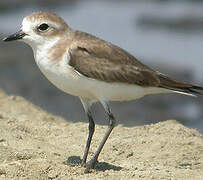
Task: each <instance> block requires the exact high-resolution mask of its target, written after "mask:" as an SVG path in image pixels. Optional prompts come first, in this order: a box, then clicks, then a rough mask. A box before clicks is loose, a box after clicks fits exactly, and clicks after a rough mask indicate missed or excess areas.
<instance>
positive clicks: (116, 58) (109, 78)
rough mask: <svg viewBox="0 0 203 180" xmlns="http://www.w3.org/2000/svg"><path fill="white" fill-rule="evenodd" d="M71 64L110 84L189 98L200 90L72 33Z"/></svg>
mask: <svg viewBox="0 0 203 180" xmlns="http://www.w3.org/2000/svg"><path fill="white" fill-rule="evenodd" d="M74 33H75V34H74V39H75V42H74V43H73V44H72V45H71V48H70V55H71V59H70V62H69V63H70V65H71V66H72V67H73V68H74V69H75V70H76V71H78V72H79V73H81V74H83V75H84V76H86V77H89V78H93V79H97V80H100V81H105V82H111V83H127V84H136V85H140V86H144V87H160V88H165V89H170V90H173V91H177V92H183V93H187V94H191V95H195V94H200V92H198V91H197V90H203V88H202V87H199V86H195V85H192V84H189V83H183V82H180V81H177V80H174V79H171V78H169V77H167V76H165V75H163V74H161V73H159V72H158V71H154V70H152V69H150V68H149V67H148V66H146V65H144V64H142V63H141V62H139V61H138V60H137V59H136V58H135V57H134V56H132V55H131V54H129V53H128V52H126V51H124V50H123V49H121V48H119V47H117V46H115V45H112V44H110V43H108V42H106V41H103V40H100V39H98V38H96V37H94V36H92V35H89V34H87V33H83V32H80V31H75V32H74Z"/></svg>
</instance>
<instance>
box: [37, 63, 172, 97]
mask: <svg viewBox="0 0 203 180" xmlns="http://www.w3.org/2000/svg"><path fill="white" fill-rule="evenodd" d="M37 64H38V66H39V68H40V70H41V71H42V73H43V74H44V75H45V76H46V77H47V78H48V79H49V81H51V82H52V83H53V84H54V85H55V86H56V87H58V88H59V89H60V90H62V91H64V92H66V93H68V94H71V95H73V96H79V97H82V98H88V99H90V100H96V101H97V100H99V101H130V100H134V99H138V98H141V97H143V96H145V95H148V94H156V93H169V92H172V91H170V90H166V89H162V88H154V87H151V88H149V87H147V88H145V87H141V86H137V85H129V84H124V83H107V82H102V81H99V80H94V79H91V78H87V77H85V76H83V75H81V74H79V73H78V72H76V71H75V70H73V68H72V67H70V66H69V65H68V64H65V63H61V64H60V65H58V66H56V65H55V64H51V63H49V61H47V60H43V61H41V62H39V61H37Z"/></svg>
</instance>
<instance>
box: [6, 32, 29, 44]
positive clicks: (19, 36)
mask: <svg viewBox="0 0 203 180" xmlns="http://www.w3.org/2000/svg"><path fill="white" fill-rule="evenodd" d="M25 35H26V34H25V33H24V32H23V31H22V30H20V31H18V32H16V33H15V34H12V35H10V36H8V37H6V38H4V39H3V41H5V42H6V41H15V40H19V39H22V38H23V37H24V36H25Z"/></svg>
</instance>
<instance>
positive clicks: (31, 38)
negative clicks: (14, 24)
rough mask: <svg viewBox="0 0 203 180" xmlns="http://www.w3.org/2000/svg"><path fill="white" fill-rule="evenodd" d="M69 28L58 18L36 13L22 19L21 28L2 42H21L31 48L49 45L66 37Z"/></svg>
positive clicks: (49, 14)
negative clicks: (59, 38)
mask: <svg viewBox="0 0 203 180" xmlns="http://www.w3.org/2000/svg"><path fill="white" fill-rule="evenodd" d="M69 30H70V28H69V27H68V25H67V24H66V22H65V21H64V20H63V19H62V18H61V17H59V16H57V15H56V14H53V13H48V12H36V13H33V14H30V15H28V16H27V17H25V18H24V19H23V22H22V28H21V30H20V31H18V32H17V33H15V34H13V35H11V36H9V37H7V38H4V39H3V40H4V41H13V40H21V41H24V42H25V43H27V44H29V45H30V46H32V47H37V46H38V45H43V44H49V42H53V41H55V40H56V39H57V38H58V37H62V36H63V35H65V34H66V35H67V33H68V32H69Z"/></svg>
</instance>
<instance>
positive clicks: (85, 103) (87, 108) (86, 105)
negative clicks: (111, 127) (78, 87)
mask: <svg viewBox="0 0 203 180" xmlns="http://www.w3.org/2000/svg"><path fill="white" fill-rule="evenodd" d="M81 102H82V104H83V107H84V109H85V113H86V114H87V117H88V120H89V135H88V139H87V142H86V146H85V152H84V155H83V158H82V162H81V164H82V165H85V163H86V160H87V155H88V152H89V148H90V144H91V141H92V136H93V134H94V129H95V123H94V120H93V118H92V115H91V112H90V106H91V103H90V102H89V101H88V100H87V99H81Z"/></svg>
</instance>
